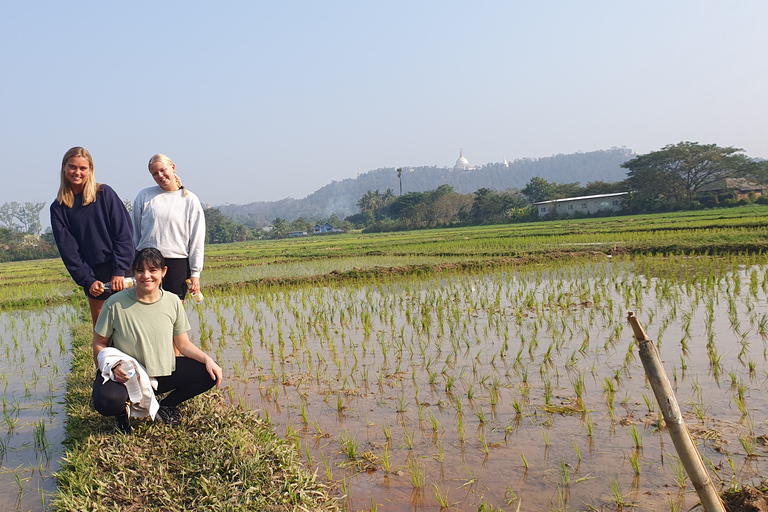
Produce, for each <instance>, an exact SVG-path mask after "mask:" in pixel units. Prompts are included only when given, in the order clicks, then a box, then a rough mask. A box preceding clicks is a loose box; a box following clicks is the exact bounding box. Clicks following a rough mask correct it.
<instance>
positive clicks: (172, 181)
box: [132, 153, 205, 300]
mask: <svg viewBox="0 0 768 512" xmlns="http://www.w3.org/2000/svg"><path fill="white" fill-rule="evenodd" d="M149 172H150V174H151V175H152V178H153V179H154V180H155V183H157V186H156V187H150V188H145V189H143V190H141V191H140V192H139V193H138V195H137V196H136V199H135V200H134V201H133V211H132V215H133V232H134V241H135V243H136V250H137V251H140V250H141V249H145V248H147V247H156V248H157V249H159V250H160V252H161V253H162V254H163V257H164V258H165V262H166V265H167V267H168V272H167V273H166V275H165V277H164V278H163V289H164V290H167V291H169V292H171V293H175V294H176V295H178V296H179V298H180V299H181V300H184V297H186V294H187V291H188V290H187V289H188V287H187V283H186V281H187V279H189V280H190V282H191V283H192V284H191V286H190V287H189V291H190V292H192V293H193V294H194V293H198V292H199V291H200V273H201V272H202V271H203V258H204V244H205V215H204V214H203V207H202V205H201V204H200V200H199V199H198V198H197V196H196V195H195V194H193V193H192V192H190V191H189V190H187V189H186V188H184V186H183V185H182V184H181V180H180V179H179V177H178V176H176V165H175V164H174V163H173V161H172V160H171V159H170V158H168V157H167V156H166V155H163V154H162V153H158V154H156V155H155V156H153V157H152V158H150V160H149Z"/></svg>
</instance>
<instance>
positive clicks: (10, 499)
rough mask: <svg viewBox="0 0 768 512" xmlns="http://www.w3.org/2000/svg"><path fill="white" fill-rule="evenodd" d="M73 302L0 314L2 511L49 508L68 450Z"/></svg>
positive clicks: (0, 501)
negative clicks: (67, 397) (66, 399)
mask: <svg viewBox="0 0 768 512" xmlns="http://www.w3.org/2000/svg"><path fill="white" fill-rule="evenodd" d="M75 321H77V311H76V310H75V309H74V308H73V307H71V306H60V307H55V308H54V307H51V308H44V309H38V310H19V311H11V312H2V313H0V397H1V398H0V400H1V402H0V406H2V421H1V422H0V510H44V509H45V508H46V504H47V503H48V501H49V499H50V496H51V494H52V493H53V492H55V490H56V481H55V479H54V478H53V476H52V475H53V472H54V471H56V470H57V469H58V467H59V460H60V459H61V455H62V453H63V447H62V445H61V441H62V439H63V437H64V420H65V415H64V393H65V391H66V389H65V382H66V377H67V373H68V372H69V365H70V351H69V347H70V342H69V330H70V327H71V325H72V324H73V323H74V322H75Z"/></svg>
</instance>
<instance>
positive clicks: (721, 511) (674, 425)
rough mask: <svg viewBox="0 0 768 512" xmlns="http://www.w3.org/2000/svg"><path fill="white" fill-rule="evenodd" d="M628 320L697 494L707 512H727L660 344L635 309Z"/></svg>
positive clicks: (654, 390) (654, 391)
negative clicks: (690, 428) (671, 380)
mask: <svg viewBox="0 0 768 512" xmlns="http://www.w3.org/2000/svg"><path fill="white" fill-rule="evenodd" d="M627 320H629V325H631V326H632V330H633V331H634V333H635V339H636V340H637V343H638V345H639V347H640V360H641V361H642V362H643V368H645V374H646V375H647V376H648V382H650V384H651V388H652V389H653V394H654V395H655V396H656V401H657V402H658V403H659V407H660V408H661V413H662V415H663V416H664V421H665V422H666V424H667V431H668V432H669V437H671V438H672V443H673V444H674V445H675V450H677V456H678V457H680V462H682V463H683V467H684V468H685V472H686V473H688V478H690V479H691V483H692V484H693V487H694V488H695V489H696V494H698V495H699V499H700V500H701V505H702V506H703V507H704V510H705V511H706V512H726V511H725V505H723V501H722V500H721V499H720V496H719V495H718V494H717V491H716V490H715V486H714V485H713V484H712V479H711V478H710V477H709V473H708V472H707V468H706V467H704V462H703V461H702V460H701V455H700V454H699V450H697V449H696V445H695V444H694V443H693V439H691V434H690V433H689V432H688V428H687V427H686V426H685V421H684V420H683V415H682V414H681V413H680V407H679V406H678V405H677V399H676V398H675V394H674V392H673V391H672V386H670V384H669V379H668V378H667V373H666V372H665V371H664V366H662V364H661V359H660V358H659V352H658V350H656V345H654V343H653V341H651V340H650V339H649V338H648V336H647V335H646V334H645V331H644V330H643V327H642V326H641V325H640V322H639V321H638V320H637V317H636V316H635V314H634V313H633V312H632V311H629V312H627Z"/></svg>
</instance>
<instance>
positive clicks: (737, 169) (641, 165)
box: [621, 142, 754, 203]
mask: <svg viewBox="0 0 768 512" xmlns="http://www.w3.org/2000/svg"><path fill="white" fill-rule="evenodd" d="M621 166H622V167H624V168H625V169H628V172H627V176H628V178H627V182H628V183H629V185H630V186H631V187H632V189H633V190H634V191H636V192H637V193H638V194H639V195H640V196H648V197H651V196H660V197H662V198H664V200H665V201H666V202H667V203H690V202H691V201H692V199H693V196H694V195H695V194H696V191H697V190H699V189H700V188H701V187H702V186H704V185H708V184H710V183H713V182H715V181H717V180H719V179H721V178H727V177H731V176H744V175H746V174H747V173H748V172H749V171H750V170H751V169H752V168H753V167H754V162H752V161H751V160H750V159H749V158H748V157H747V156H746V155H745V154H744V150H743V149H739V148H734V147H726V148H723V147H720V146H718V145H716V144H699V143H698V142H679V143H677V144H670V145H667V146H665V147H664V148H662V149H660V150H659V151H654V152H651V153H648V154H647V155H640V156H638V157H636V158H633V159H632V160H629V161H627V162H624V163H623V164H622V165H621Z"/></svg>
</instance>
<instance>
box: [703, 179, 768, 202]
mask: <svg viewBox="0 0 768 512" xmlns="http://www.w3.org/2000/svg"><path fill="white" fill-rule="evenodd" d="M696 192H697V193H699V194H703V193H707V194H727V193H732V194H733V196H734V198H735V199H736V200H737V201H738V200H741V199H746V198H748V197H749V194H752V193H753V194H755V197H760V196H761V195H763V186H762V185H758V184H756V183H752V182H751V181H747V180H746V179H745V178H721V179H719V180H716V181H713V182H712V183H707V184H706V185H702V186H701V187H699V189H698V190H697V191H696Z"/></svg>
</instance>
